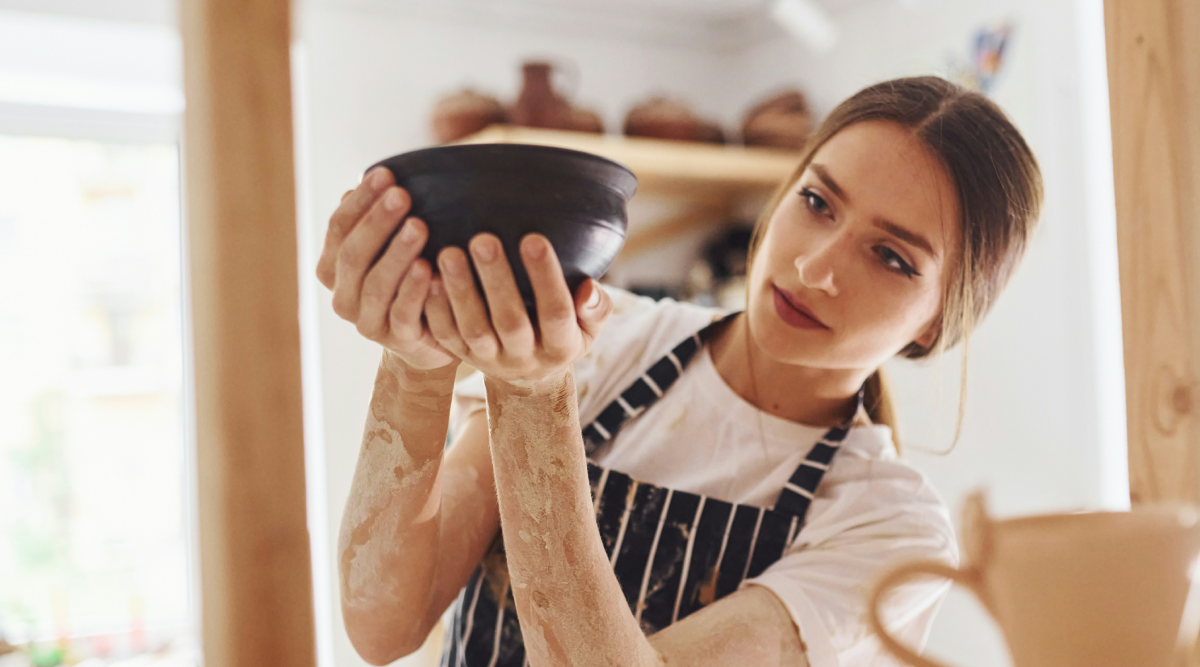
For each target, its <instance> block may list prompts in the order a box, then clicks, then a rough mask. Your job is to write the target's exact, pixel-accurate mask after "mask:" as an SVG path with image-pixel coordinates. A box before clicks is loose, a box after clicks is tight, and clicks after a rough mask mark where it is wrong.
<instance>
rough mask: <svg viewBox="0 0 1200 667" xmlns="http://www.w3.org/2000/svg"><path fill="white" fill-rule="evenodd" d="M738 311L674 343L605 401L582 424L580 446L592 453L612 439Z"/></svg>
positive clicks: (656, 397)
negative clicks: (659, 357) (602, 407)
mask: <svg viewBox="0 0 1200 667" xmlns="http://www.w3.org/2000/svg"><path fill="white" fill-rule="evenodd" d="M737 314H738V313H736V312H735V313H730V314H729V315H726V316H725V317H722V318H721V319H719V320H714V321H713V322H711V323H709V324H708V325H707V326H705V327H704V328H703V329H701V330H700V331H697V332H696V333H694V334H692V335H691V336H689V337H688V338H686V339H685V340H684V341H683V342H682V343H680V344H678V345H676V346H675V347H674V348H672V349H671V351H670V352H668V353H667V355H666V356H665V357H663V358H662V359H659V360H658V362H657V363H655V364H654V365H653V366H651V367H650V369H649V370H647V371H646V372H645V373H642V376H641V377H639V378H638V379H637V380H634V382H633V384H631V385H629V387H628V388H627V389H626V390H625V391H623V392H621V393H620V394H619V395H618V396H617V398H616V400H614V401H613V402H612V403H609V404H608V407H606V408H604V410H602V411H601V412H600V415H599V416H598V417H596V419H595V421H593V422H592V423H591V424H588V425H587V426H585V427H584V428H583V447H584V450H585V451H586V453H587V455H588V456H591V455H592V452H594V451H595V450H596V449H597V448H598V447H599V446H600V445H603V444H604V443H606V442H608V441H609V440H612V439H613V437H614V436H616V435H617V431H619V430H621V427H622V426H624V425H625V422H627V421H628V420H629V419H630V418H631V417H634V416H637V415H638V414H641V413H642V412H643V411H644V410H645V409H646V408H648V407H650V406H651V405H653V404H654V402H655V401H657V400H658V399H660V398H662V395H663V394H665V393H666V391H667V390H668V389H670V388H671V385H672V384H675V380H678V379H679V376H680V375H682V374H683V369H685V368H687V366H688V364H690V363H691V362H692V359H693V358H694V357H695V356H696V353H697V352H699V351H700V348H702V347H704V344H705V343H707V342H708V339H710V338H712V335H713V333H714V332H715V331H716V329H717V326H718V325H720V324H723V323H725V322H727V321H729V320H730V319H732V318H733V317H735V316H736V315H737Z"/></svg>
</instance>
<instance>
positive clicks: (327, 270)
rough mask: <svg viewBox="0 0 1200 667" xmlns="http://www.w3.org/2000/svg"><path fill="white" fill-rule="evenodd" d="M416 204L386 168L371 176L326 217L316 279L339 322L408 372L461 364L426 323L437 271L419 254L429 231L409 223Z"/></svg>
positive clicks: (417, 223) (420, 224)
mask: <svg viewBox="0 0 1200 667" xmlns="http://www.w3.org/2000/svg"><path fill="white" fill-rule="evenodd" d="M411 203H412V200H411V198H410V197H409V195H408V193H407V192H405V191H404V190H403V189H401V188H399V187H397V186H396V185H395V179H394V177H393V176H392V172H391V171H389V170H388V169H386V168H384V167H378V168H376V169H374V170H372V171H371V172H370V173H369V174H367V176H366V178H364V179H363V180H362V183H360V184H359V185H358V187H357V188H355V189H353V190H351V191H350V192H347V193H346V194H345V195H344V196H343V197H342V203H341V205H339V206H338V208H337V210H336V211H334V212H333V215H332V216H330V218H329V229H328V231H327V232H326V233H325V247H324V248H323V249H322V250H321V259H320V260H319V261H318V262H317V279H318V280H320V281H321V284H322V285H324V286H325V287H328V288H329V289H330V290H332V291H333V311H334V312H335V313H337V315H338V317H341V318H342V319H344V320H347V321H349V322H352V323H354V325H355V327H357V328H358V331H359V333H361V334H362V335H363V336H366V337H367V338H368V339H370V340H373V341H375V342H377V343H379V344H380V345H383V346H384V347H385V348H386V349H388V350H390V351H391V352H393V353H395V354H396V355H398V356H399V357H400V358H401V359H402V360H403V361H404V362H406V363H407V364H408V365H409V366H410V367H412V368H414V369H418V370H432V369H435V368H442V367H444V366H448V365H450V364H455V363H457V362H458V361H459V359H458V357H455V356H454V355H453V354H451V353H450V352H448V351H447V350H446V349H445V348H443V347H442V346H441V345H439V344H438V342H437V341H436V340H434V338H433V335H432V334H430V333H429V328H428V327H427V326H426V325H425V324H424V322H423V321H422V319H421V313H422V310H423V309H424V307H425V298H426V296H427V295H428V294H429V284H430V281H431V276H432V270H431V268H430V266H429V262H427V261H425V260H424V259H421V258H420V256H419V255H420V254H421V249H422V248H423V247H424V246H425V241H426V240H427V239H428V238H429V237H428V232H429V230H428V228H427V227H426V226H425V223H424V222H422V221H421V220H418V219H417V218H408V219H407V220H406V219H405V217H406V216H407V215H408V211H409V207H410V205H411ZM401 224H403V227H402V228H401V229H400V231H399V233H395V234H394V232H395V231H396V229H397V227H400V225H401Z"/></svg>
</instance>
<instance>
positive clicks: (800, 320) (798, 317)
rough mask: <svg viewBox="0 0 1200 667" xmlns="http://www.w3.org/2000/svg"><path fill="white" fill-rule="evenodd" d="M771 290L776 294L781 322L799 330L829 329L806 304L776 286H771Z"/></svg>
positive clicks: (776, 306) (776, 307) (776, 304)
mask: <svg viewBox="0 0 1200 667" xmlns="http://www.w3.org/2000/svg"><path fill="white" fill-rule="evenodd" d="M771 289H772V291H773V292H774V293H775V312H776V314H778V315H779V318H780V319H781V320H783V321H784V322H786V323H787V324H789V325H790V326H793V327H795V328H797V329H809V330H812V329H828V328H829V325H827V324H825V323H824V322H822V321H821V320H819V319H817V316H816V314H815V313H813V312H812V311H811V310H809V309H808V308H807V307H805V306H804V304H802V303H799V301H798V300H797V298H796V297H795V296H793V295H790V294H788V293H786V292H784V291H783V290H781V289H779V288H778V287H776V286H775V285H771Z"/></svg>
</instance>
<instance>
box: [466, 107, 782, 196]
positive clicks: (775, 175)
mask: <svg viewBox="0 0 1200 667" xmlns="http://www.w3.org/2000/svg"><path fill="white" fill-rule="evenodd" d="M456 143H464V144H486V143H509V144H538V145H542V146H557V147H559V148H570V149H573V150H578V151H584V152H587V153H593V154H595V155H600V156H602V157H606V158H608V159H610V160H615V161H617V162H620V163H621V164H623V165H625V166H627V167H629V168H630V169H631V170H632V171H633V173H634V174H636V175H637V177H638V193H639V194H643V195H654V196H684V197H688V198H689V199H692V200H694V201H705V202H709V203H710V204H711V203H713V202H726V203H728V202H732V201H734V200H736V199H739V198H741V197H744V196H749V195H761V194H766V193H770V192H771V191H773V190H774V189H775V188H776V187H777V186H778V185H779V183H780V182H781V181H783V179H785V178H787V177H788V176H789V175H790V174H791V173H792V171H793V170H794V169H795V167H796V163H797V161H798V160H799V158H800V155H799V153H796V152H792V151H785V150H779V149H771V148H747V147H744V146H719V145H716V144H702V143H696V142H690V141H672V140H669V139H643V138H637V137H623V136H618V135H607V134H587V133H583V132H567V131H563V130H540V129H534V128H527V127H514V126H510V125H493V126H491V127H489V128H486V129H484V130H482V131H480V132H477V133H476V134H473V135H471V136H469V137H466V138H464V139H461V140H459V141H458V142H456Z"/></svg>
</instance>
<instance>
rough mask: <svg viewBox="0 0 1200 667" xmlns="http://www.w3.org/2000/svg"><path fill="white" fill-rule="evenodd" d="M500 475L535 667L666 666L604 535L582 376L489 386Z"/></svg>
mask: <svg viewBox="0 0 1200 667" xmlns="http://www.w3.org/2000/svg"><path fill="white" fill-rule="evenodd" d="M487 391H488V406H489V411H488V414H489V427H490V429H491V443H492V465H493V469H494V471H495V475H496V489H497V494H498V498H499V503H500V517H501V520H502V523H503V526H504V547H505V551H506V552H507V556H508V569H509V574H510V577H511V582H512V589H513V596H514V599H515V600H516V605H517V614H518V616H519V617H520V619H521V632H522V635H523V637H524V640H525V649H526V652H527V655H528V656H529V661H530V664H531V665H547V666H548V665H605V666H607V665H628V666H630V667H642V666H652V665H660V664H661V660H660V659H659V656H658V654H657V653H656V652H655V651H654V649H653V648H652V647H651V645H650V643H649V641H648V640H647V639H646V637H645V635H644V634H643V633H642V631H641V629H640V628H639V627H638V625H637V623H636V621H634V618H633V615H632V614H631V613H630V612H629V607H628V605H627V604H626V602H625V597H624V595H623V594H622V592H621V589H620V586H619V585H618V584H617V580H616V577H615V576H614V575H613V573H612V570H611V568H610V567H609V563H608V559H607V557H606V555H605V552H604V547H603V545H602V544H601V542H600V537H599V534H598V533H597V531H596V527H595V516H594V514H593V508H592V499H591V493H590V487H589V485H588V480H587V463H586V459H585V458H584V451H583V442H582V439H581V435H580V429H579V416H578V412H577V406H576V400H575V383H574V375H573V374H572V373H571V372H569V371H568V372H566V373H565V374H564V375H561V376H558V377H556V378H554V379H553V380H548V381H546V382H544V383H541V384H539V385H536V386H526V387H517V386H513V385H510V384H506V383H496V382H492V381H491V380H488V383H487Z"/></svg>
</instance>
